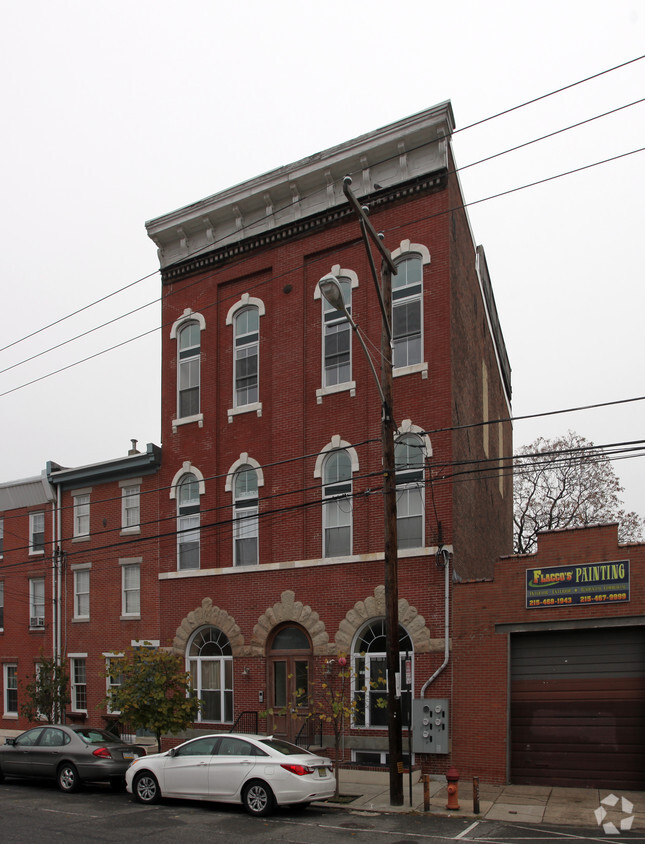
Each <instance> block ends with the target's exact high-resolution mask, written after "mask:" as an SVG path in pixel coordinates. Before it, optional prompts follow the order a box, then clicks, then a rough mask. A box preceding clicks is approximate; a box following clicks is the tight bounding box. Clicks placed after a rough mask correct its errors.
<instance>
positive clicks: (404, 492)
mask: <svg viewBox="0 0 645 844" xmlns="http://www.w3.org/2000/svg"><path fill="white" fill-rule="evenodd" d="M425 456H426V448H425V443H424V441H423V439H422V438H421V437H420V436H419V435H418V434H412V433H408V434H404V435H403V436H400V437H398V438H397V440H396V441H395V443H394V463H395V468H396V513H397V516H396V529H397V537H398V547H399V549H405V548H422V547H423V545H424V528H425Z"/></svg>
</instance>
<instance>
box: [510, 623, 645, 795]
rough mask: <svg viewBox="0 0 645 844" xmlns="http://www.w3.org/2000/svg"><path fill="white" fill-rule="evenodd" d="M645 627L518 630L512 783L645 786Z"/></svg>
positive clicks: (513, 671) (513, 687)
mask: <svg viewBox="0 0 645 844" xmlns="http://www.w3.org/2000/svg"><path fill="white" fill-rule="evenodd" d="M644 751H645V629H644V628H642V627H620V628H602V629H597V630H576V631H561V632H560V631H558V632H548V633H516V634H514V635H513V637H512V640H511V781H512V782H514V783H518V784H519V783H524V784H532V785H540V784H545V785H564V786H586V787H596V788H609V789H638V790H640V789H643V788H645V773H644V767H645V766H644V764H643V752H644Z"/></svg>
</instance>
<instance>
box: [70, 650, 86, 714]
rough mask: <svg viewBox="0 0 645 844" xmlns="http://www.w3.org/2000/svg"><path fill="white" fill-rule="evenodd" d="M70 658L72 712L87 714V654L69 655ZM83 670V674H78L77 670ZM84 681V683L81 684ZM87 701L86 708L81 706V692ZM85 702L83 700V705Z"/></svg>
mask: <svg viewBox="0 0 645 844" xmlns="http://www.w3.org/2000/svg"><path fill="white" fill-rule="evenodd" d="M68 657H69V693H70V698H71V709H72V712H85V713H87V654H86V653H85V654H68ZM77 667H78V668H79V669H80V668H82V673H81V672H80V671H79V674H78V675H77V673H76V668H77ZM79 680H82V682H79ZM81 689H82V690H83V691H82V696H83V698H84V699H85V700H84V702H85V706H79V692H80V690H81ZM82 702H83V701H82V700H81V703H82Z"/></svg>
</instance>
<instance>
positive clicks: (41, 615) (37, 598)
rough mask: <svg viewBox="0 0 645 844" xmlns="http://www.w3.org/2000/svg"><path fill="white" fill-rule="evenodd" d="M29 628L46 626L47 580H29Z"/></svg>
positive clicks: (41, 578)
mask: <svg viewBox="0 0 645 844" xmlns="http://www.w3.org/2000/svg"><path fill="white" fill-rule="evenodd" d="M29 626H30V627H32V628H33V627H44V626H45V578H44V577H31V578H30V579H29Z"/></svg>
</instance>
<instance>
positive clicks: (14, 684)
mask: <svg viewBox="0 0 645 844" xmlns="http://www.w3.org/2000/svg"><path fill="white" fill-rule="evenodd" d="M3 675H4V676H3V680H4V714H5V715H10V716H17V715H18V666H17V665H16V664H15V663H5V665H4V671H3Z"/></svg>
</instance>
